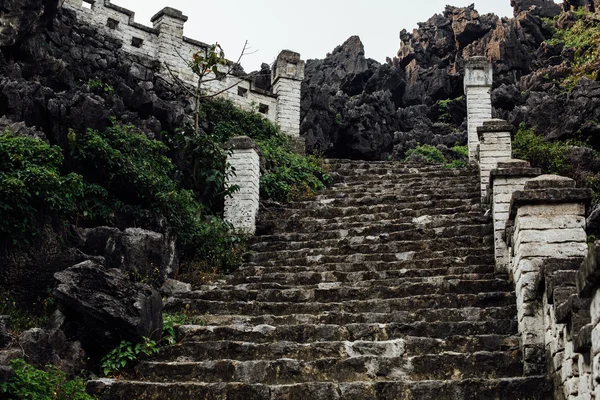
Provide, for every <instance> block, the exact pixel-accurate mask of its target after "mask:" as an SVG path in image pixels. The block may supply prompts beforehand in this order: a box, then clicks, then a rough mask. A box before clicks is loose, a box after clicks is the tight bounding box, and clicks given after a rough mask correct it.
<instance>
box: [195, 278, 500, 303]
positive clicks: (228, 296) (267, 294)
mask: <svg viewBox="0 0 600 400" xmlns="http://www.w3.org/2000/svg"><path fill="white" fill-rule="evenodd" d="M257 285H258V286H262V285H263V284H260V283H259V284H257ZM266 285H268V284H266ZM511 290H512V284H511V283H509V282H508V281H507V280H505V279H490V280H478V281H477V280H476V281H473V280H461V279H457V280H447V281H437V282H401V283H399V284H397V285H393V283H392V282H390V284H389V285H386V282H385V281H383V282H382V283H380V284H372V285H370V286H369V285H366V284H365V285H361V286H356V285H355V284H349V285H335V284H333V285H320V286H300V287H289V288H269V287H268V286H267V287H258V288H256V289H246V288H237V289H228V288H220V287H219V288H214V289H209V290H196V291H192V292H189V293H186V295H185V296H186V298H188V299H201V300H213V301H228V300H229V301H260V302H289V301H294V302H343V301H347V300H367V299H394V298H404V297H409V296H417V295H421V294H423V293H428V294H450V293H460V294H468V293H486V292H500V291H506V292H509V291H511Z"/></svg>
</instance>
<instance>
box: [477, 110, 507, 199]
mask: <svg viewBox="0 0 600 400" xmlns="http://www.w3.org/2000/svg"><path fill="white" fill-rule="evenodd" d="M512 131H513V126H512V125H509V124H508V123H507V122H506V121H504V120H502V119H490V120H488V121H484V122H483V125H482V126H478V127H477V135H478V138H479V160H478V161H479V177H480V179H481V199H482V200H483V201H485V200H486V197H487V189H488V185H489V183H490V173H491V172H492V170H494V169H496V168H497V167H498V163H499V162H501V161H507V160H510V159H511V158H512V148H511V138H510V134H511V132H512Z"/></svg>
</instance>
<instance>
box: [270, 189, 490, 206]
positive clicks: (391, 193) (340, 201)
mask: <svg viewBox="0 0 600 400" xmlns="http://www.w3.org/2000/svg"><path fill="white" fill-rule="evenodd" d="M477 196H479V197H480V198H481V190H479V191H478V190H477V188H476V187H470V186H469V187H467V186H463V187H460V188H457V187H455V188H454V189H453V191H452V193H451V194H450V193H447V192H444V193H441V192H440V191H434V192H421V191H419V190H403V189H395V190H386V191H385V192H382V193H379V194H378V195H377V196H374V195H373V193H372V192H368V193H365V192H364V191H355V192H351V191H341V190H335V189H334V190H330V191H324V192H321V194H319V195H317V196H316V197H315V198H314V199H312V200H305V201H297V202H291V203H287V204H281V205H279V207H282V208H284V207H289V208H319V207H322V206H325V205H328V206H335V207H340V206H341V207H348V206H361V205H373V204H391V203H406V202H409V201H411V200H418V201H439V200H446V199H452V200H465V199H472V198H477Z"/></svg>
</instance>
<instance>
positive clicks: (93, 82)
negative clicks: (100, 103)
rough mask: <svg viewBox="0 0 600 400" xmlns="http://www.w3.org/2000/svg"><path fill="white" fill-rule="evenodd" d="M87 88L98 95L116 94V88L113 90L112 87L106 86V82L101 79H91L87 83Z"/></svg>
mask: <svg viewBox="0 0 600 400" xmlns="http://www.w3.org/2000/svg"><path fill="white" fill-rule="evenodd" d="M87 86H88V87H89V88H90V90H91V91H92V92H94V93H96V94H102V93H105V94H109V95H110V94H113V93H114V92H115V88H113V87H112V86H110V85H109V84H106V83H104V82H102V79H100V78H93V79H90V80H89V81H88V82H87Z"/></svg>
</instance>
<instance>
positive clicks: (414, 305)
mask: <svg viewBox="0 0 600 400" xmlns="http://www.w3.org/2000/svg"><path fill="white" fill-rule="evenodd" d="M514 304H516V299H515V295H514V293H512V292H488V293H477V294H472V293H471V294H455V293H448V294H423V295H420V296H410V297H404V298H396V299H371V300H349V301H345V302H340V303H332V302H328V303H319V302H302V303H296V302H260V301H251V302H247V301H212V300H198V299H187V298H183V297H172V298H169V299H167V300H166V301H165V305H164V307H165V311H166V312H169V313H177V312H183V311H186V312H190V313H195V314H198V315H204V314H207V313H208V314H235V315H291V314H322V313H325V312H338V313H342V312H346V313H352V314H358V313H368V312H372V313H392V312H394V311H398V310H418V309H441V308H463V307H478V308H479V307H505V306H511V305H514Z"/></svg>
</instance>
